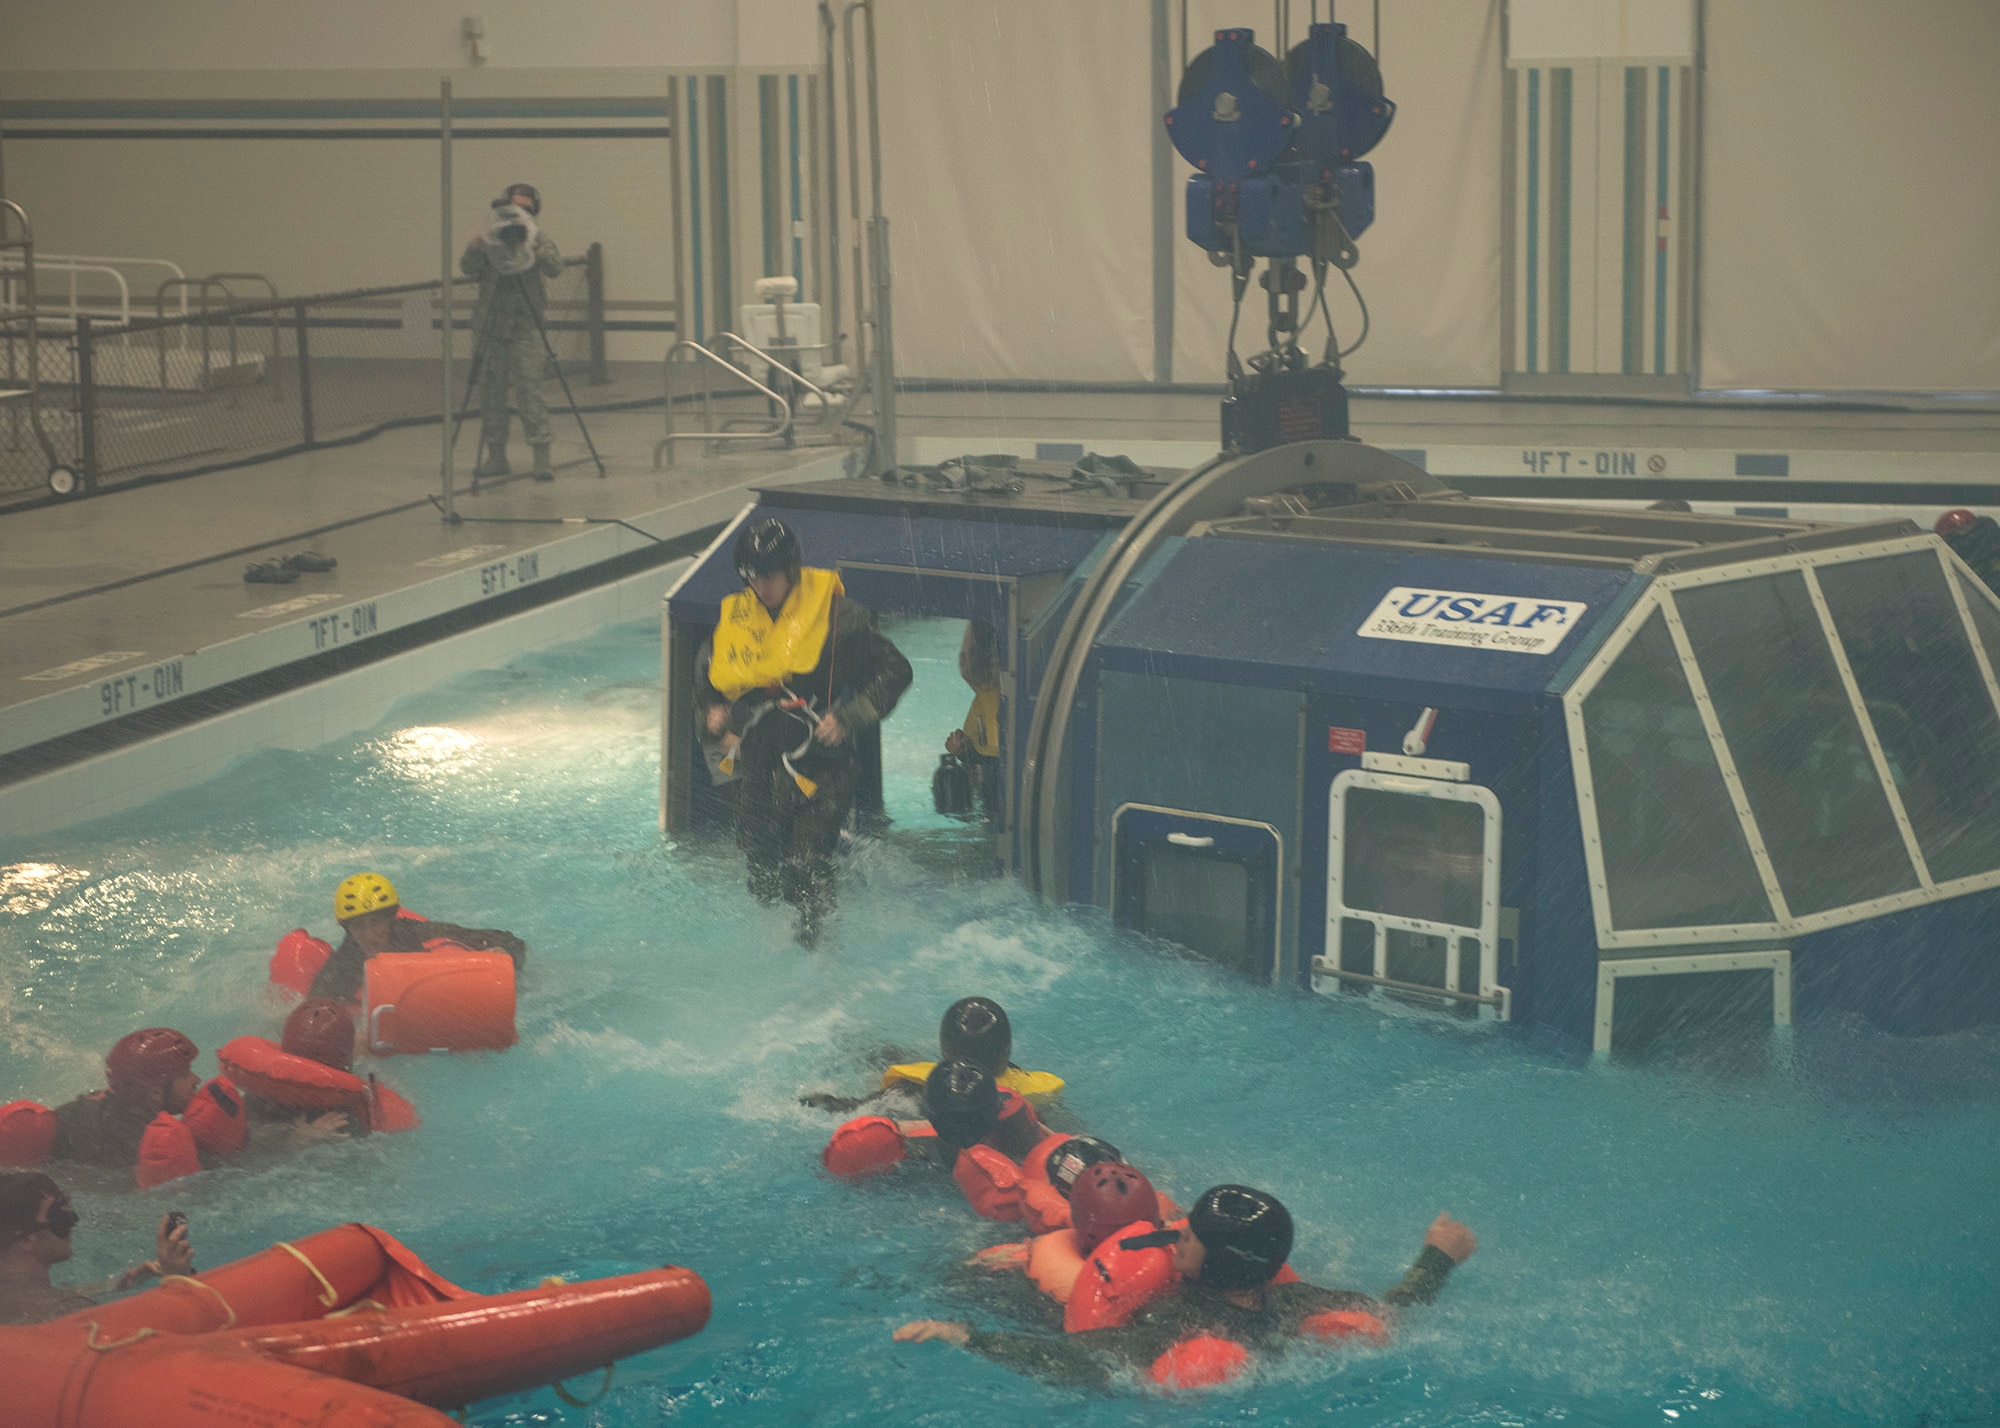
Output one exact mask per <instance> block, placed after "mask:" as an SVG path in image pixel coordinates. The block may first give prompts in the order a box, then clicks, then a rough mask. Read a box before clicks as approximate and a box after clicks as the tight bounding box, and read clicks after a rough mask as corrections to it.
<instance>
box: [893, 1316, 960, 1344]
mask: <svg viewBox="0 0 2000 1428" xmlns="http://www.w3.org/2000/svg"><path fill="white" fill-rule="evenodd" d="M894 1337H895V1340H896V1342H897V1343H899V1344H927V1343H929V1342H930V1341H931V1340H932V1339H943V1340H944V1341H945V1342H946V1343H947V1344H957V1345H958V1346H959V1347H960V1348H964V1347H965V1341H966V1340H967V1339H969V1338H971V1337H972V1330H971V1329H969V1328H967V1327H966V1326H965V1325H964V1324H960V1323H956V1322H954V1321H952V1320H950V1319H912V1320H911V1321H910V1322H909V1323H907V1324H905V1325H903V1327H902V1328H900V1329H898V1330H897V1331H896V1333H895V1335H894Z"/></svg>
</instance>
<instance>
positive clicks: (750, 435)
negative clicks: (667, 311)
mask: <svg viewBox="0 0 2000 1428" xmlns="http://www.w3.org/2000/svg"><path fill="white" fill-rule="evenodd" d="M737 340H738V341H742V339H741V338H738V339H737ZM749 345H750V344H749V343H747V342H746V343H744V346H746V347H747V346H749ZM683 352H686V353H689V354H691V355H690V357H689V358H688V359H687V360H690V361H697V362H698V361H700V360H701V359H702V358H707V359H708V360H709V361H710V362H713V363H714V364H715V365H716V366H718V367H720V368H722V370H723V371H725V372H727V373H729V374H730V375H731V376H733V377H735V378H737V379H738V380H740V381H742V382H745V383H748V384H749V385H750V386H752V387H755V388H756V389H757V390H758V391H760V392H762V393H763V394H764V395H765V396H766V397H768V398H769V399H770V400H771V401H772V402H773V403H774V404H775V405H776V407H777V411H776V412H775V413H774V414H773V416H772V418H771V421H772V425H771V428H770V429H769V430H768V431H764V430H759V431H718V430H708V431H675V430H674V378H673V374H674V361H675V359H676V358H679V357H680V355H681V354H682V353H683ZM660 366H661V378H662V385H663V387H664V389H665V394H666V402H665V414H666V424H667V430H666V434H665V435H664V436H662V437H661V438H660V439H659V440H658V441H657V442H655V443H654V444H653V469H654V470H655V471H657V470H659V469H660V457H661V455H662V453H664V454H665V456H666V458H667V464H668V465H669V466H671V465H672V464H673V459H674V443H675V442H677V441H771V440H774V439H779V440H786V441H789V440H790V437H791V431H792V404H791V403H790V402H788V401H786V400H785V399H784V398H783V397H782V396H780V395H779V394H778V393H776V392H774V391H772V390H771V389H770V388H769V387H767V386H765V385H764V384H763V383H762V382H760V381H758V380H757V379H756V378H755V377H753V376H751V375H750V374H749V373H748V372H746V371H744V370H743V369H742V368H741V367H738V366H737V365H736V364H735V363H733V362H730V361H729V360H728V359H726V358H724V357H720V356H717V355H716V354H715V353H714V352H711V351H709V349H708V348H706V347H704V346H702V345H701V344H700V343H699V342H696V341H695V340H694V339H693V338H691V337H685V338H682V339H681V340H680V341H679V342H676V343H675V344H674V345H673V346H672V347H669V348H668V349H667V355H666V357H665V359H664V360H663V361H662V362H661V364H660ZM707 372H708V369H707V368H703V369H702V385H701V414H702V420H703V422H704V423H708V424H710V425H711V426H712V424H713V422H714V419H715V404H714V398H715V388H714V385H713V384H712V383H711V382H709V380H708V375H707Z"/></svg>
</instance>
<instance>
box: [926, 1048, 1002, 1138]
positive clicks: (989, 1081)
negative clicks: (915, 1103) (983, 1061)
mask: <svg viewBox="0 0 2000 1428" xmlns="http://www.w3.org/2000/svg"><path fill="white" fill-rule="evenodd" d="M924 1114H925V1115H926V1116H928V1117H929V1118H930V1123H931V1129H932V1130H934V1131H936V1132H937V1136H938V1139H939V1140H941V1141H943V1142H944V1143H945V1144H946V1145H948V1146H950V1147H951V1148H952V1149H953V1150H964V1149H966V1148H967V1147H968V1146H974V1145H977V1144H979V1142H980V1141H982V1140H984V1139H985V1138H986V1137H987V1136H989V1135H991V1134H992V1133H993V1128H994V1127H995V1126H997V1125H999V1124H1000V1088H999V1087H998V1086H996V1085H994V1084H993V1078H992V1077H991V1076H989V1075H987V1074H986V1073H985V1072H984V1071H982V1070H980V1069H979V1068H978V1067H977V1066H974V1065H973V1064H972V1063H971V1062H969V1061H940V1062H939V1063H938V1064H937V1065H936V1066H934V1067H932V1068H931V1074H930V1075H929V1076H927V1077H925V1078H924Z"/></svg>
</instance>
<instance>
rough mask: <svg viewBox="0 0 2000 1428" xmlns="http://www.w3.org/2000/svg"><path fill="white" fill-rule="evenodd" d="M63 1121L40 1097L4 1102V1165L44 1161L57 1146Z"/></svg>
mask: <svg viewBox="0 0 2000 1428" xmlns="http://www.w3.org/2000/svg"><path fill="white" fill-rule="evenodd" d="M59 1125H60V1123H59V1122H58V1121H57V1120H56V1113H55V1112H54V1111H52V1110H50V1109H49V1108H48V1107H47V1106H45V1105H43V1104H41V1103H40V1102H39V1101H9V1102H8V1103H7V1104H6V1105H4V1106H0V1165H13V1166H23V1167H32V1166H36V1165H40V1164H41V1163H42V1162H43V1161H45V1160H47V1159H48V1158H49V1152H50V1151H51V1150H53V1149H55V1144H56V1131H57V1129H58V1128H59Z"/></svg>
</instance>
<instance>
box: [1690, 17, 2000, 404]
mask: <svg viewBox="0 0 2000 1428" xmlns="http://www.w3.org/2000/svg"><path fill="white" fill-rule="evenodd" d="M1707 48H1708V74H1707V107H1706V111H1705V118H1704V123H1705V126H1706V131H1707V141H1706V177H1705V185H1706V187H1705V193H1704V197H1703V203H1702V223H1703V226H1702V256H1701V277H1700V302H1701V384H1702V385H1703V386H1704V387H1779V388H1805V389H1823V388H1850V389H1857V388H1858V389H1876V390H1899V389H1900V390H1950V389H1974V390H1987V391H1991V390H1996V389H2000V276H1996V271H1995V265H1994V262H1995V254H2000V84H1996V83H1995V76H1996V75H2000V4H1995V3H1994V0H1907V3H1904V4H1900V5H1883V4H1880V3H1871V0H1711V3H1710V4H1709V5H1708V9H1707Z"/></svg>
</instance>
